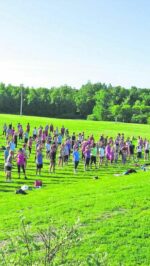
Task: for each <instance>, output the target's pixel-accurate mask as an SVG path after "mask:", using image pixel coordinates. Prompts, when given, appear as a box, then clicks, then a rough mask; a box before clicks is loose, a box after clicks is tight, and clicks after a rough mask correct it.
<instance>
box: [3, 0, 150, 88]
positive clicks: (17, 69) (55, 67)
mask: <svg viewBox="0 0 150 266" xmlns="http://www.w3.org/2000/svg"><path fill="white" fill-rule="evenodd" d="M149 14H150V1H149V0H53V1H52V0H25V1H24V0H0V18H1V20H0V82H4V83H6V84H8V83H11V84H13V85H19V84H21V83H23V84H24V86H33V87H40V86H42V87H48V88H50V87H52V86H60V85H64V84H68V85H70V86H73V87H76V88H79V87H80V86H81V85H82V84H84V83H86V82H87V81H89V80H90V81H91V82H93V83H94V82H105V83H106V84H109V83H111V84H112V85H121V86H124V87H127V88H128V87H130V86H137V87H147V88H148V87H149V88H150V15H149Z"/></svg>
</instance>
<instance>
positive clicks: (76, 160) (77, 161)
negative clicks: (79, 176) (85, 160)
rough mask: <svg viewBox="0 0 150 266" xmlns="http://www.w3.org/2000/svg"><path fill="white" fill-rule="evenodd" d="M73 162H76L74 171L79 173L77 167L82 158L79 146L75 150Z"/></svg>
mask: <svg viewBox="0 0 150 266" xmlns="http://www.w3.org/2000/svg"><path fill="white" fill-rule="evenodd" d="M72 155H73V162H74V173H77V168H78V164H79V160H80V154H79V151H78V148H77V147H76V148H75V150H74V151H73V154H72Z"/></svg>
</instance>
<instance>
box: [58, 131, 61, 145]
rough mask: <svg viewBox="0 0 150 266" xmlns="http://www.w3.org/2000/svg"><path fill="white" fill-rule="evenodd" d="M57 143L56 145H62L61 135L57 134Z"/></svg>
mask: <svg viewBox="0 0 150 266" xmlns="http://www.w3.org/2000/svg"><path fill="white" fill-rule="evenodd" d="M57 143H58V145H61V144H62V135H61V133H59V134H58V137H57Z"/></svg>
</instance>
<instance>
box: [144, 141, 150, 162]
mask: <svg viewBox="0 0 150 266" xmlns="http://www.w3.org/2000/svg"><path fill="white" fill-rule="evenodd" d="M149 149H150V144H149V141H146V142H145V146H144V160H145V161H146V160H149Z"/></svg>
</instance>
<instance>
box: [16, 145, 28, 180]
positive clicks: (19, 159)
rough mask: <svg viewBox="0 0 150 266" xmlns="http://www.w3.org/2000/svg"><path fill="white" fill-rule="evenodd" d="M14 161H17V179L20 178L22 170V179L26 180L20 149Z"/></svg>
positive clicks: (23, 159)
mask: <svg viewBox="0 0 150 266" xmlns="http://www.w3.org/2000/svg"><path fill="white" fill-rule="evenodd" d="M16 159H17V168H18V176H19V177H18V178H20V170H21V168H22V171H23V173H24V178H25V179H27V177H26V171H25V154H24V152H23V150H22V149H19V151H18V153H17V155H16Z"/></svg>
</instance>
